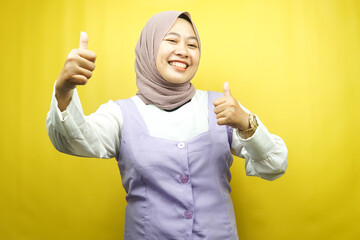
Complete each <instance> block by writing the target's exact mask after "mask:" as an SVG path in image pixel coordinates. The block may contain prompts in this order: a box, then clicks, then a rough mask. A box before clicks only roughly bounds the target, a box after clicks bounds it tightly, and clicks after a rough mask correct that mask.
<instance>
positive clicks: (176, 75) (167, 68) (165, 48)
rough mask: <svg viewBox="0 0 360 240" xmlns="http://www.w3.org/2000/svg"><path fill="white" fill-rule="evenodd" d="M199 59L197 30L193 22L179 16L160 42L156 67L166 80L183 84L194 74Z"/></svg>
mask: <svg viewBox="0 0 360 240" xmlns="http://www.w3.org/2000/svg"><path fill="white" fill-rule="evenodd" d="M199 61H200V51H199V44H198V41H197V38H196V34H195V31H194V29H193V27H192V25H191V23H189V22H188V21H186V20H185V19H182V18H178V19H177V20H176V21H175V24H174V25H173V26H172V28H171V29H170V30H169V32H168V33H167V34H166V35H165V37H164V39H163V40H162V42H161V44H160V47H159V52H158V55H157V57H156V68H157V70H158V71H159V73H160V74H161V76H162V77H163V78H164V79H165V80H166V81H168V82H170V83H174V84H181V83H185V82H187V81H189V80H190V79H191V78H192V77H193V76H194V74H195V73H196V71H197V68H198V66H199Z"/></svg>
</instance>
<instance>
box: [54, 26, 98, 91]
mask: <svg viewBox="0 0 360 240" xmlns="http://www.w3.org/2000/svg"><path fill="white" fill-rule="evenodd" d="M88 41H89V38H88V36H87V34H86V33H85V32H81V35H80V43H79V48H76V49H72V50H71V51H70V53H69V55H68V56H67V58H66V60H65V64H64V67H63V69H62V70H61V72H60V74H59V77H58V79H57V82H56V89H57V90H58V91H61V92H68V91H71V90H72V89H74V88H75V87H76V86H77V85H85V84H86V83H87V82H88V80H89V79H90V78H91V76H92V72H93V71H94V69H95V60H96V54H95V53H94V52H92V51H90V50H88V49H87V46H88Z"/></svg>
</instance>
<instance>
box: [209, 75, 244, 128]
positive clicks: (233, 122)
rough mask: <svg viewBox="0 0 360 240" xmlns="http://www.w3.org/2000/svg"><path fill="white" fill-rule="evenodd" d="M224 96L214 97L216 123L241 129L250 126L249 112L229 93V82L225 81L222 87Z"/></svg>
mask: <svg viewBox="0 0 360 240" xmlns="http://www.w3.org/2000/svg"><path fill="white" fill-rule="evenodd" d="M223 92H224V97H221V98H218V99H216V100H215V101H214V102H213V103H214V106H215V109H214V112H215V114H216V118H217V123H218V124H219V125H228V126H231V127H233V128H237V129H239V130H241V131H243V130H245V129H248V128H250V123H249V114H248V113H246V112H245V111H244V110H243V109H242V108H241V107H240V104H239V102H238V101H237V100H236V99H235V98H234V97H233V96H232V95H231V92H230V88H229V83H228V82H225V83H224V87H223Z"/></svg>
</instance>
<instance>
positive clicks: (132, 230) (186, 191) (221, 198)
mask: <svg viewBox="0 0 360 240" xmlns="http://www.w3.org/2000/svg"><path fill="white" fill-rule="evenodd" d="M208 96H209V97H208V103H209V104H208V106H209V131H207V132H205V133H202V134H200V135H198V136H196V137H194V138H193V139H190V140H188V141H184V142H177V141H171V140H165V139H161V138H156V137H152V136H150V135H149V132H148V130H147V128H146V125H145V122H144V120H143V118H142V117H141V115H140V113H139V112H138V110H137V108H136V105H135V103H134V102H133V101H132V100H131V99H125V100H119V101H117V104H118V105H119V106H120V108H121V111H122V113H123V118H124V123H123V128H122V138H121V146H120V152H119V155H118V156H117V160H118V165H119V169H120V173H121V178H122V184H123V186H124V188H125V190H126V192H127V195H126V200H127V206H126V210H125V232H124V236H125V240H143V239H147V240H181V239H192V240H200V239H201V240H205V239H207V240H235V239H238V235H237V229H236V222H235V214H234V209H233V205H232V201H231V198H230V191H231V187H230V184H229V182H230V179H231V173H230V166H231V164H232V160H233V158H232V155H231V152H230V143H231V133H232V129H231V128H230V127H225V126H219V125H218V124H217V123H216V116H215V113H214V106H213V101H214V100H215V99H216V98H218V97H221V96H223V95H222V94H221V93H217V92H208Z"/></svg>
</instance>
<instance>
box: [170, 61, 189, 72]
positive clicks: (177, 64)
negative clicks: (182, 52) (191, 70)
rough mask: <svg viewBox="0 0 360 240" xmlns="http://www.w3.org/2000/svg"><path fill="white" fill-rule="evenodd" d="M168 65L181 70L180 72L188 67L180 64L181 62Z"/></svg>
mask: <svg viewBox="0 0 360 240" xmlns="http://www.w3.org/2000/svg"><path fill="white" fill-rule="evenodd" d="M169 64H170V65H171V66H173V67H175V68H176V69H178V70H182V71H184V70H185V69H186V68H187V67H188V65H187V64H185V63H181V62H176V61H170V62H169Z"/></svg>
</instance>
